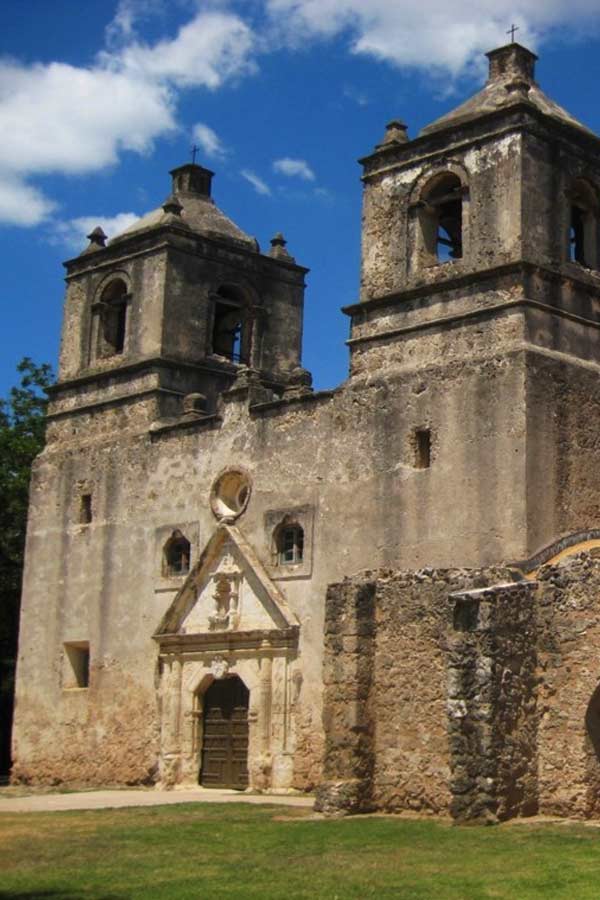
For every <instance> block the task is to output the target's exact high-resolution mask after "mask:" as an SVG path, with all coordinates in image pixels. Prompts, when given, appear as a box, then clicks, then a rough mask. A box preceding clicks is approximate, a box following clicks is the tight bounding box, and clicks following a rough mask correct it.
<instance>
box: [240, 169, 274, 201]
mask: <svg viewBox="0 0 600 900" xmlns="http://www.w3.org/2000/svg"><path fill="white" fill-rule="evenodd" d="M240 175H241V176H242V178H245V179H246V181H248V182H249V183H250V184H251V185H252V187H253V188H254V190H255V191H256V193H257V194H263V195H264V196H269V195H270V193H271V188H270V187H269V185H268V184H267V183H266V182H265V181H263V180H262V178H260V177H259V176H258V175H256V174H255V173H254V172H251V171H250V170H249V169H242V171H241V172H240Z"/></svg>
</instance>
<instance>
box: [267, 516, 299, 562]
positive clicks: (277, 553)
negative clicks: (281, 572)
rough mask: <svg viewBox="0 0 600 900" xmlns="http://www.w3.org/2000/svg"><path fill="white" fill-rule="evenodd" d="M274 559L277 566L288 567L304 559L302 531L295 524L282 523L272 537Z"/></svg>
mask: <svg viewBox="0 0 600 900" xmlns="http://www.w3.org/2000/svg"><path fill="white" fill-rule="evenodd" d="M274 538H275V539H274V557H275V560H274V562H275V564H276V565H278V566H290V565H297V564H298V563H301V562H302V560H303V559H304V530H303V529H302V527H301V526H300V525H298V523H297V522H292V523H284V524H282V525H280V526H279V528H277V530H276V531H275V536H274Z"/></svg>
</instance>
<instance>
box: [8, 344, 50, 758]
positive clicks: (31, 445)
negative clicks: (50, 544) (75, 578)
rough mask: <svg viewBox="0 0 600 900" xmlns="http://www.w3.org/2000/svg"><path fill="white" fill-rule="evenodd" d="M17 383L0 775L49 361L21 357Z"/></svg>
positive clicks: (11, 423)
mask: <svg viewBox="0 0 600 900" xmlns="http://www.w3.org/2000/svg"><path fill="white" fill-rule="evenodd" d="M17 371H18V372H19V374H20V376H21V380H20V384H19V385H18V386H17V387H13V388H12V389H11V391H10V393H9V396H8V399H6V400H2V399H0V774H1V773H3V772H5V771H6V769H7V767H8V765H9V762H10V730H11V724H12V696H13V690H14V672H15V664H16V656H17V641H18V633H19V606H20V599H21V577H22V571H23V554H24V551H25V529H26V525H27V505H28V495H29V479H30V475H31V464H32V463H33V460H34V459H35V457H36V456H37V454H38V453H39V452H40V451H41V450H42V448H43V446H44V433H45V412H46V405H47V398H46V395H45V389H46V388H47V387H49V385H50V384H51V383H52V381H53V373H52V369H51V367H50V366H49V365H47V364H43V365H41V366H38V365H36V364H35V363H34V362H33V361H32V360H31V359H29V358H28V357H25V358H24V359H23V360H21V362H20V363H19V365H18V366H17Z"/></svg>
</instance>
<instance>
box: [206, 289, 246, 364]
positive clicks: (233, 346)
mask: <svg viewBox="0 0 600 900" xmlns="http://www.w3.org/2000/svg"><path fill="white" fill-rule="evenodd" d="M246 312H247V311H246V305H245V303H244V300H243V298H242V297H241V295H240V294H239V293H238V292H237V291H236V290H234V289H233V288H229V287H221V288H219V290H218V291H217V293H216V295H215V296H214V319H213V334H212V352H213V353H216V354H218V355H219V356H224V357H225V358H226V359H229V360H231V362H236V363H245V362H247V361H248V347H247V344H248V332H247V328H246V322H247V315H246Z"/></svg>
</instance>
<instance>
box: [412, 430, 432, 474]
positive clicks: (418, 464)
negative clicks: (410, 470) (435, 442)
mask: <svg viewBox="0 0 600 900" xmlns="http://www.w3.org/2000/svg"><path fill="white" fill-rule="evenodd" d="M430 466H431V431H430V430H429V428H418V429H417V430H416V431H415V469H428V468H429V467H430Z"/></svg>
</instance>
